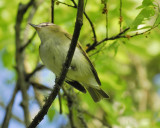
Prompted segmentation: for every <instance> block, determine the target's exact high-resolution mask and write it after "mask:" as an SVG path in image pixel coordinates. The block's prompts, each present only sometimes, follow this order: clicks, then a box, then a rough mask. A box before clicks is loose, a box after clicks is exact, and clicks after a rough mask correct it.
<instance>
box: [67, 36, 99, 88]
mask: <svg viewBox="0 0 160 128" xmlns="http://www.w3.org/2000/svg"><path fill="white" fill-rule="evenodd" d="M64 35H65V36H66V37H67V38H68V39H70V40H72V36H71V35H70V34H68V33H64ZM77 46H78V48H79V49H81V51H82V54H83V55H84V56H85V58H86V59H87V61H88V63H89V65H90V66H91V70H92V73H93V75H94V77H95V79H96V81H97V83H98V84H99V85H101V82H100V80H99V78H98V74H97V72H96V70H95V68H94V66H93V64H92V62H91V61H90V59H89V57H88V56H87V53H86V52H85V51H84V50H83V48H82V46H81V45H80V43H77Z"/></svg>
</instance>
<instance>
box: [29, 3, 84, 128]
mask: <svg viewBox="0 0 160 128" xmlns="http://www.w3.org/2000/svg"><path fill="white" fill-rule="evenodd" d="M83 6H84V1H83V0H79V4H78V11H77V18H76V23H75V29H74V33H73V38H72V40H71V45H70V48H69V51H68V54H67V57H66V60H65V63H64V66H63V68H62V72H61V75H60V78H59V79H58V80H57V82H56V84H55V86H54V89H53V91H52V92H51V94H50V95H49V97H48V99H47V100H46V102H45V104H44V106H43V107H42V109H41V110H40V111H39V112H38V114H37V115H36V116H35V118H34V119H33V121H32V122H31V124H30V125H29V127H28V128H35V127H36V126H37V125H38V124H39V123H40V122H41V121H42V119H43V117H44V116H45V115H46V114H47V111H48V109H49V107H50V106H51V104H52V102H53V101H54V99H55V98H56V96H57V94H58V92H59V90H60V88H61V86H62V84H63V82H64V79H65V77H66V74H67V71H68V68H69V66H70V64H71V61H72V57H73V54H74V51H75V49H76V45H77V41H78V37H79V34H80V30H81V27H82V24H83Z"/></svg>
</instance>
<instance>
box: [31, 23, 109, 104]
mask: <svg viewBox="0 0 160 128" xmlns="http://www.w3.org/2000/svg"><path fill="white" fill-rule="evenodd" d="M30 25H31V26H32V27H34V28H35V29H36V31H37V33H38V35H39V37H40V40H41V45H40V47H39V53H40V58H41V60H42V62H43V63H44V65H45V66H46V67H47V68H48V69H50V70H51V71H52V72H53V73H55V75H56V77H59V76H60V73H61V69H62V66H63V63H64V62H65V58H66V56H67V52H68V50H69V46H70V43H71V39H72V36H71V35H70V34H68V33H67V32H66V31H65V30H63V29H62V28H61V27H60V26H58V25H55V24H53V23H41V24H39V25H34V24H30ZM65 82H67V83H68V84H70V85H72V86H73V87H75V88H76V89H78V90H79V91H81V92H83V93H86V89H87V90H88V92H89V93H90V95H91V97H92V99H93V100H94V101H95V102H98V101H100V100H101V99H102V98H109V96H108V95H107V94H106V93H105V92H104V91H103V90H102V89H101V88H100V85H101V82H100V80H99V78H98V75H97V72H96V70H95V68H94V66H93V64H92V63H91V61H90V59H89V57H88V55H87V53H86V52H85V51H84V50H83V48H82V47H81V45H80V43H79V42H78V44H77V46H76V50H75V53H74V56H73V58H72V62H71V65H70V67H69V70H68V73H67V76H66V78H65Z"/></svg>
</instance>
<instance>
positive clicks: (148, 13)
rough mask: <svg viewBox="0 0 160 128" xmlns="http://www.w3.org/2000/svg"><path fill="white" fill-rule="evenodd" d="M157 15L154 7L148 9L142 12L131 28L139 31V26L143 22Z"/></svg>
mask: <svg viewBox="0 0 160 128" xmlns="http://www.w3.org/2000/svg"><path fill="white" fill-rule="evenodd" d="M154 14H155V10H154V8H153V7H146V8H144V9H142V10H141V12H140V13H139V14H138V16H137V17H136V18H135V20H134V21H133V24H132V26H131V28H132V29H137V27H138V25H140V24H142V23H143V21H145V20H148V19H149V18H150V17H151V16H153V15H154Z"/></svg>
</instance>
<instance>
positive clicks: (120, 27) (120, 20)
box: [119, 0, 123, 32]
mask: <svg viewBox="0 0 160 128" xmlns="http://www.w3.org/2000/svg"><path fill="white" fill-rule="evenodd" d="M122 21H123V17H122V0H120V8H119V29H120V30H119V31H120V32H121V31H122Z"/></svg>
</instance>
